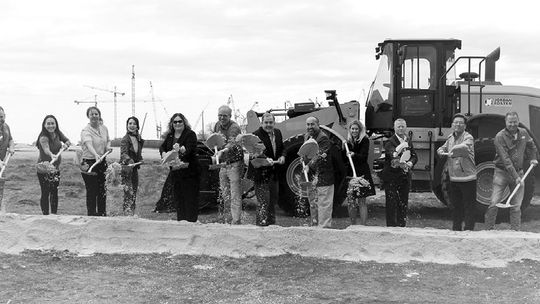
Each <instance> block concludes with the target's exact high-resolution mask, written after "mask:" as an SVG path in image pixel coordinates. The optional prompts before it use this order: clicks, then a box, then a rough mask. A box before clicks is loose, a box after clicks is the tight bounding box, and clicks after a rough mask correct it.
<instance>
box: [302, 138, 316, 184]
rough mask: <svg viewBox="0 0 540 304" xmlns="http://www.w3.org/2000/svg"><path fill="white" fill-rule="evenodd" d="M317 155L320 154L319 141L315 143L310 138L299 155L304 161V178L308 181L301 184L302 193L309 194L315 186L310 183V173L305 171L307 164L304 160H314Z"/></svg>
mask: <svg viewBox="0 0 540 304" xmlns="http://www.w3.org/2000/svg"><path fill="white" fill-rule="evenodd" d="M317 153H319V145H318V144H317V141H315V140H314V139H313V138H310V139H308V140H307V141H306V142H304V143H303V144H302V146H301V147H300V149H299V150H298V155H299V156H300V159H301V161H302V171H304V178H305V179H306V181H305V182H302V183H300V188H301V189H302V192H303V191H306V192H308V191H309V190H311V188H312V186H313V185H312V184H311V182H310V181H309V177H308V173H307V171H306V170H305V167H306V164H305V162H304V158H307V159H312V158H314V157H315V156H316V155H317Z"/></svg>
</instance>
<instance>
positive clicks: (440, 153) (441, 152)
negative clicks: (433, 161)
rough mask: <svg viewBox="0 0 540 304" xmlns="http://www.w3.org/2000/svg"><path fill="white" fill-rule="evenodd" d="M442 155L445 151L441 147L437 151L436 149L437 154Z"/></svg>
mask: <svg viewBox="0 0 540 304" xmlns="http://www.w3.org/2000/svg"><path fill="white" fill-rule="evenodd" d="M444 153H446V151H445V150H444V148H443V147H439V149H437V154H439V155H443V154H444Z"/></svg>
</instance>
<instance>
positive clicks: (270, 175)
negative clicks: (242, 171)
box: [248, 127, 285, 182]
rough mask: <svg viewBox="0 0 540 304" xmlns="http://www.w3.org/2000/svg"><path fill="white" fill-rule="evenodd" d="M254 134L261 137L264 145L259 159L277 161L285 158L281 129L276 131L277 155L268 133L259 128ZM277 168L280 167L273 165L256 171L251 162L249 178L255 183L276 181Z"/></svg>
mask: <svg viewBox="0 0 540 304" xmlns="http://www.w3.org/2000/svg"><path fill="white" fill-rule="evenodd" d="M253 134H254V135H256V136H257V137H259V139H260V140H261V142H262V143H263V144H264V151H263V154H262V155H261V156H259V157H264V158H271V159H273V160H274V161H276V160H278V159H279V158H280V157H281V156H285V154H284V152H285V149H284V148H283V136H282V135H281V131H280V130H279V129H274V136H275V142H276V154H275V155H274V149H273V148H272V142H271V141H270V135H269V134H268V132H266V131H265V130H264V129H263V128H262V127H259V128H258V129H257V130H255V132H253ZM276 166H279V165H273V166H271V167H260V168H257V169H255V168H254V167H253V165H252V164H251V162H250V163H249V167H248V178H250V179H253V180H254V181H255V182H265V181H268V180H270V179H276V178H277V170H278V168H277V167H276Z"/></svg>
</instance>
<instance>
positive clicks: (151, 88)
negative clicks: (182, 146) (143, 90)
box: [150, 81, 161, 139]
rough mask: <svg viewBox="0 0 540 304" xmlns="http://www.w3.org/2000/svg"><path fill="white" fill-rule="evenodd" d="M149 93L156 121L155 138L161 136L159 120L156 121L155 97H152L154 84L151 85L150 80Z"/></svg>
mask: <svg viewBox="0 0 540 304" xmlns="http://www.w3.org/2000/svg"><path fill="white" fill-rule="evenodd" d="M150 95H151V96H152V110H153V111H154V120H155V122H156V135H157V138H158V139H159V138H161V122H158V117H157V112H156V99H155V98H154V86H152V81H150Z"/></svg>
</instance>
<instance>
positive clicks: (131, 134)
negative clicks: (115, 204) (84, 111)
mask: <svg viewBox="0 0 540 304" xmlns="http://www.w3.org/2000/svg"><path fill="white" fill-rule="evenodd" d="M126 131H127V132H126V135H124V137H123V138H122V141H121V142H120V163H121V164H122V174H121V175H122V184H123V185H124V204H123V209H124V215H134V214H135V200H136V198H137V189H138V188H139V168H140V165H136V166H133V164H134V163H138V162H141V161H142V160H143V159H142V148H143V145H144V140H143V139H142V138H141V135H140V134H139V120H138V119H137V117H135V116H132V117H130V118H128V119H127V121H126Z"/></svg>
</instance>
